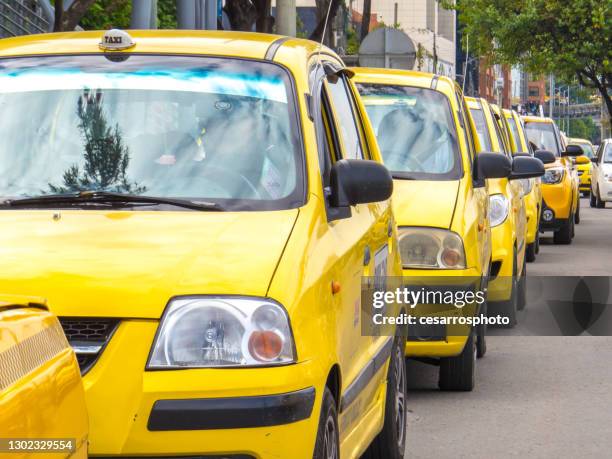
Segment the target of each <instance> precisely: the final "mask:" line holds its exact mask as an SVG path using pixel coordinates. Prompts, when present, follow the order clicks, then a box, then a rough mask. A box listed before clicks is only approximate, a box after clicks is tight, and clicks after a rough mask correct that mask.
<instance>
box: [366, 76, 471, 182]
mask: <svg viewBox="0 0 612 459" xmlns="http://www.w3.org/2000/svg"><path fill="white" fill-rule="evenodd" d="M357 87H358V89H359V92H360V94H361V96H362V98H363V102H364V104H365V107H366V110H367V112H368V116H369V118H370V121H371V122H372V126H373V127H374V131H375V132H376V137H377V140H378V145H379V147H380V150H381V153H382V156H383V160H384V162H385V166H387V168H388V169H389V170H390V171H392V172H393V173H394V176H395V177H398V178H402V177H406V178H413V179H423V180H454V179H458V178H460V176H461V166H460V164H461V163H460V161H459V150H458V146H457V140H456V139H457V135H456V130H455V125H454V122H453V120H452V117H451V112H450V107H449V103H448V100H447V99H446V97H445V96H444V95H443V94H441V93H439V92H437V91H434V90H431V89H423V88H413V87H408V86H393V85H379V84H358V85H357Z"/></svg>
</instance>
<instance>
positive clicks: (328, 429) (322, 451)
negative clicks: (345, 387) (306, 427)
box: [312, 387, 340, 459]
mask: <svg viewBox="0 0 612 459" xmlns="http://www.w3.org/2000/svg"><path fill="white" fill-rule="evenodd" d="M339 438H340V437H339V429H338V411H337V410H336V400H335V399H334V396H333V395H332V393H331V391H330V390H329V388H327V387H326V388H325V391H324V392H323V404H322V406H321V416H320V418H319V428H318V430H317V441H316V443H315V449H314V454H313V456H312V457H313V459H339V458H340V440H339Z"/></svg>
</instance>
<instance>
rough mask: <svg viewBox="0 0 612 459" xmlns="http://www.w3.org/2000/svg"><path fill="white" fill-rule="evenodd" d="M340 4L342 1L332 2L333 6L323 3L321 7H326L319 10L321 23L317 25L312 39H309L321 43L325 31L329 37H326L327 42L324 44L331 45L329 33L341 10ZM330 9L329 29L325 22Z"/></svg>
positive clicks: (311, 36) (334, 0)
mask: <svg viewBox="0 0 612 459" xmlns="http://www.w3.org/2000/svg"><path fill="white" fill-rule="evenodd" d="M340 2H341V0H331V6H330V4H329V3H323V4H322V5H321V4H319V6H324V7H323V8H319V11H320V13H321V14H320V16H321V17H320V18H319V23H318V24H317V27H315V29H314V30H313V31H312V33H311V34H310V37H308V38H309V39H310V40H314V41H321V39H322V38H323V30H324V29H325V35H327V36H326V37H325V38H326V40H324V42H325V44H327V45H329V43H328V41H329V40H328V37H329V36H330V35H329V33H330V31H331V28H332V24H333V22H334V19H335V18H336V14H337V13H338V9H339V8H340ZM328 9H329V19H328V20H327V27H326V26H325V20H326V19H327V10H328ZM323 10H324V11H323Z"/></svg>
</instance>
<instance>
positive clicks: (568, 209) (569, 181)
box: [540, 175, 576, 229]
mask: <svg viewBox="0 0 612 459" xmlns="http://www.w3.org/2000/svg"><path fill="white" fill-rule="evenodd" d="M573 180H574V179H573V178H572V177H567V175H566V176H565V177H564V178H563V180H561V183H557V184H554V185H551V184H542V211H544V209H545V207H547V208H549V209H552V210H553V212H554V213H555V218H556V219H561V220H563V219H565V220H567V219H568V218H569V216H570V214H571V213H572V205H573V194H574V188H573V187H575V186H576V183H575V182H573ZM540 223H543V219H542V220H540ZM540 229H542V227H541V225H540Z"/></svg>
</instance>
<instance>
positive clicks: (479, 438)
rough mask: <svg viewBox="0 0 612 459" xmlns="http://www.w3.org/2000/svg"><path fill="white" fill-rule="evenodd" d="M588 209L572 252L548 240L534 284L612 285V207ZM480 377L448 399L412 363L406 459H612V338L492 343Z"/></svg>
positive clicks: (497, 339)
mask: <svg viewBox="0 0 612 459" xmlns="http://www.w3.org/2000/svg"><path fill="white" fill-rule="evenodd" d="M581 206H582V208H581V217H582V221H581V223H580V225H578V226H577V227H576V237H575V239H574V241H573V243H572V244H571V245H568V246H560V245H553V243H552V238H548V237H546V238H545V239H544V241H543V244H542V246H541V250H540V254H539V256H538V259H537V260H536V262H535V263H530V264H529V265H528V273H529V275H531V276H534V275H538V276H539V275H548V276H569V275H583V276H584V275H600V276H612V205H611V204H608V208H607V209H590V208H589V206H588V201H587V200H585V199H582V202H581ZM536 312H537V311H536ZM520 320H521V317H519V326H520ZM492 334H493V335H495V334H497V333H496V331H495V330H493V331H492ZM476 371H477V383H476V384H477V386H476V388H475V389H474V391H473V392H470V393H452V392H440V391H439V390H438V389H437V377H438V376H437V367H434V366H430V365H426V364H423V363H419V362H414V361H409V362H408V373H409V377H408V384H409V393H408V398H407V404H408V408H409V410H410V411H409V413H408V416H409V419H408V425H407V439H406V441H407V446H406V453H407V457H409V458H427V459H430V458H435V459H444V458H462V457H466V458H467V457H469V458H486V459H491V458H496V459H497V458H514V457H529V458H576V457H580V458H604V457H611V455H612V337H594V336H564V337H560V336H556V337H555V336H546V337H544V336H489V338H488V352H487V355H486V356H485V357H484V358H483V359H480V360H479V361H478V365H477V370H476Z"/></svg>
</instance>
